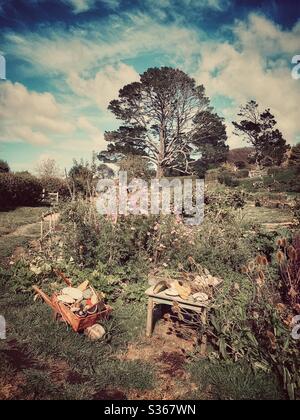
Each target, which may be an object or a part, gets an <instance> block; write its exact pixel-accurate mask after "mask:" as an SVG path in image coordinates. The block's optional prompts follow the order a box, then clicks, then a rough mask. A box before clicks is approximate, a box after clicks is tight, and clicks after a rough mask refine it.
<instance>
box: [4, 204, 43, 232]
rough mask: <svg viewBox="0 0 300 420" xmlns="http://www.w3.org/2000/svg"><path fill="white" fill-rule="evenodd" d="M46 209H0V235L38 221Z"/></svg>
mask: <svg viewBox="0 0 300 420" xmlns="http://www.w3.org/2000/svg"><path fill="white" fill-rule="evenodd" d="M47 210H48V208H47V207H19V208H16V209H14V210H10V211H0V236H3V235H8V234H9V233H12V232H14V231H15V230H16V229H17V228H18V227H20V226H23V225H27V224H31V223H36V222H38V221H39V220H40V218H41V216H42V214H43V213H45V212H46V211H47Z"/></svg>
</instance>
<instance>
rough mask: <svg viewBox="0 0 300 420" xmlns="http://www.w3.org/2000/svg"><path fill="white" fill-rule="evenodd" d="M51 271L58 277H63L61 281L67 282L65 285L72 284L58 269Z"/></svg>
mask: <svg viewBox="0 0 300 420" xmlns="http://www.w3.org/2000/svg"><path fill="white" fill-rule="evenodd" d="M53 271H54V273H55V274H56V275H57V276H58V277H60V278H62V279H63V281H64V282H65V283H66V284H67V286H70V287H71V286H72V281H71V280H70V279H69V278H68V277H67V276H65V275H64V273H62V272H61V271H59V270H53Z"/></svg>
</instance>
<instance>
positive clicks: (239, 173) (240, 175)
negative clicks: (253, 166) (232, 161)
mask: <svg viewBox="0 0 300 420" xmlns="http://www.w3.org/2000/svg"><path fill="white" fill-rule="evenodd" d="M235 176H236V177H237V178H248V176H249V170H248V169H240V170H239V171H237V172H236V174H235Z"/></svg>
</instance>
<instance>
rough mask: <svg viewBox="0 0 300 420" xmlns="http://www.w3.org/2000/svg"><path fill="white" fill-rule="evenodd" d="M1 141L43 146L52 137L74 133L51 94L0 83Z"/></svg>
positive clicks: (14, 84)
mask: <svg viewBox="0 0 300 420" xmlns="http://www.w3.org/2000/svg"><path fill="white" fill-rule="evenodd" d="M0 119H1V126H0V141H5V142H10V141H16V142H17V141H23V142H26V143H31V144H36V145H43V144H49V143H50V142H51V136H53V135H57V134H68V133H71V132H72V125H71V124H70V123H68V122H67V121H65V119H64V115H63V111H62V108H61V107H60V106H59V105H58V104H57V102H56V100H55V98H54V96H53V95H51V94H50V93H37V92H34V91H29V90H28V89H27V88H26V87H25V86H24V85H22V84H20V83H11V82H9V81H8V82H5V83H1V84H0Z"/></svg>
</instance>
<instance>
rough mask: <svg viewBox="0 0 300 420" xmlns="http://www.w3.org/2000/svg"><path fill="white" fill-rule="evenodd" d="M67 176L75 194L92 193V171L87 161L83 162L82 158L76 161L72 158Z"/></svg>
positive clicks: (86, 194)
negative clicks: (71, 164)
mask: <svg viewBox="0 0 300 420" xmlns="http://www.w3.org/2000/svg"><path fill="white" fill-rule="evenodd" d="M68 178H69V179H70V181H71V183H72V185H73V188H74V190H75V192H76V194H78V193H80V194H82V195H85V196H88V195H92V194H93V178H94V171H93V169H92V167H91V164H90V163H89V162H88V161H86V162H85V161H84V160H83V159H81V160H80V161H77V160H76V159H74V160H73V166H72V168H71V169H70V171H69V174H68Z"/></svg>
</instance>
